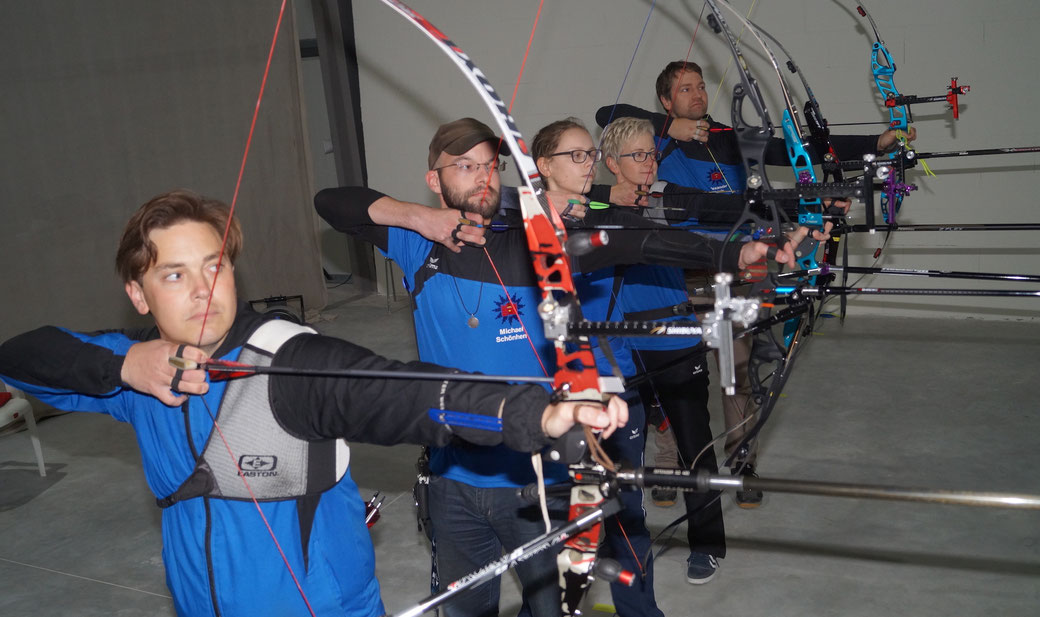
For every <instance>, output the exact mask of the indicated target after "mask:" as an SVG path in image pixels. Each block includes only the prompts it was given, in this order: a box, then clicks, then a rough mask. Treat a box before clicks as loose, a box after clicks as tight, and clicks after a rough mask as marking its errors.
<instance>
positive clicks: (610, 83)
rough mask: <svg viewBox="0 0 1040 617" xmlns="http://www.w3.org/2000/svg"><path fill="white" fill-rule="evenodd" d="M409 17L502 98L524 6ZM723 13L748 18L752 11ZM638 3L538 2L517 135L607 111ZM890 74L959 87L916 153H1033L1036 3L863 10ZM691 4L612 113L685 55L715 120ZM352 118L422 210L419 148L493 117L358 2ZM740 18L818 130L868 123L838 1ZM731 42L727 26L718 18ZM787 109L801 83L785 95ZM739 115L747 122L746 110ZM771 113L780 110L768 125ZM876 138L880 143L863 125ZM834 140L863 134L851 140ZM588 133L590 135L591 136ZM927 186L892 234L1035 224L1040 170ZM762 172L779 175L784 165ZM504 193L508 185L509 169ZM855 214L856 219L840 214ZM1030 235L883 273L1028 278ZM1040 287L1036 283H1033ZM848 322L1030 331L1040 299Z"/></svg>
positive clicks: (953, 242) (893, 256)
mask: <svg viewBox="0 0 1040 617" xmlns="http://www.w3.org/2000/svg"><path fill="white" fill-rule="evenodd" d="M409 4H410V5H411V6H412V7H413V8H414V9H415V10H417V11H418V12H419V13H421V14H422V15H424V16H425V17H427V18H428V19H429V20H430V21H431V22H432V23H433V24H434V25H436V26H437V27H439V28H440V29H442V30H443V31H444V32H445V33H446V34H447V35H448V38H450V39H451V40H453V41H455V43H457V44H458V45H459V46H460V47H461V48H462V49H463V50H464V51H465V52H466V53H467V54H469V55H470V57H471V58H473V60H474V62H475V63H476V64H477V66H479V67H480V68H481V69H483V70H484V72H485V73H486V74H487V76H488V78H489V79H490V80H491V82H492V83H493V84H494V86H495V88H496V89H498V91H499V93H500V95H501V96H502V98H503V99H504V100H506V102H508V101H509V99H510V97H511V94H512V91H513V85H514V83H515V81H516V79H517V74H518V73H519V70H520V63H521V60H522V58H523V52H524V47H525V45H526V43H527V40H528V36H529V33H530V30H531V25H532V23H533V20H534V17H535V12H536V9H537V6H538V3H537V2H536V1H534V0H531V1H529V2H519V1H515V0H512V1H507V0H490V1H477V0H465V1H463V0H411V1H410V2H409ZM734 4H735V5H736V6H737V7H738V8H739V9H741V10H742V11H744V12H745V14H746V11H747V9H748V7H750V6H751V1H750V0H737V1H735V2H734ZM649 7H650V2H649V1H648V0H643V1H638V2H637V1H632V0H566V1H557V2H546V3H545V7H544V9H543V11H542V15H541V20H540V23H539V26H538V28H537V30H536V31H535V35H534V41H533V45H532V50H531V54H530V57H529V59H528V61H527V66H526V68H525V70H524V73H523V77H522V80H521V82H520V85H519V92H518V94H517V98H516V103H515V105H514V107H513V115H514V117H515V118H516V120H517V123H518V126H519V127H520V130H521V131H522V133H523V134H524V135H525V136H526V137H527V138H528V139H530V138H531V137H533V135H534V134H535V133H536V132H537V130H538V129H539V128H540V127H541V126H544V125H545V124H547V123H549V122H551V121H553V120H556V119H559V118H562V117H564V116H568V115H575V116H578V117H580V118H582V119H584V120H585V121H586V123H587V124H588V125H589V126H590V127H595V122H594V114H595V111H596V109H597V108H598V107H599V106H601V105H606V104H610V103H612V102H613V101H614V100H615V99H616V98H617V97H618V93H619V89H620V87H621V81H622V77H623V76H624V74H625V69H626V67H627V66H628V64H629V61H630V59H631V58H632V54H633V50H634V49H635V46H636V41H637V39H638V37H639V33H640V30H641V29H642V27H643V24H644V22H645V21H646V17H647V12H648V10H649ZM868 8H870V9H871V10H872V12H873V15H874V17H875V19H877V20H878V26H879V28H880V29H881V34H882V36H883V38H884V39H885V41H886V43H887V44H888V46H889V47H890V49H891V50H892V53H893V55H894V57H895V62H896V65H897V69H898V70H897V73H896V76H895V82H896V85H897V86H898V87H899V88H900V90H901V91H902V92H903V93H905V94H918V95H922V96H930V95H936V94H943V93H945V86H946V85H947V84H948V83H949V78H950V77H951V76H958V77H959V78H960V80H961V83H962V84H968V85H970V86H971V88H972V90H971V93H970V94H969V95H967V96H965V97H963V98H962V110H961V111H962V113H961V119H960V120H959V121H957V122H954V121H952V120H951V119H950V117H949V114H948V113H947V112H946V111H945V110H944V107H943V105H940V104H930V105H922V106H919V107H917V108H915V120H916V122H915V126H916V127H917V129H918V131H919V133H920V138H919V139H918V141H917V146H918V148H919V149H920V150H922V151H940V150H949V149H968V148H985V147H996V146H1025V145H1038V144H1040V126H1038V124H1037V122H1036V121H1035V120H1034V117H1033V108H1034V106H1035V102H1034V101H1035V100H1037V98H1038V94H1040V92H1038V90H1040V85H1038V84H1040V79H1038V78H1040V69H1038V68H1037V60H1036V56H1037V51H1040V45H1038V43H1037V40H1036V39H1037V32H1040V7H1038V5H1037V3H1035V2H1033V1H1031V0H1004V1H997V2H988V3H977V2H968V1H967V0H953V1H951V0H917V1H915V2H905V1H897V0H875V1H873V2H871V3H870V4H869V6H868ZM700 11H701V3H699V2H694V1H692V0H691V1H690V2H679V1H676V0H661V1H660V2H658V3H657V7H656V9H655V11H654V12H653V14H652V15H651V18H650V21H649V23H648V25H647V28H646V36H645V37H644V38H643V41H642V44H641V45H640V46H639V48H638V52H637V53H636V55H635V58H634V63H633V66H632V71H631V74H630V76H629V78H628V81H627V83H626V85H625V88H624V91H623V92H621V101H622V102H628V103H632V104H637V105H642V106H645V107H654V106H656V99H655V97H654V93H653V83H654V80H655V78H656V76H657V73H658V72H659V71H660V69H661V68H662V67H663V66H664V64H665V63H666V62H668V61H670V60H675V59H682V58H684V57H686V53H687V49H688V48H689V47H690V41H691V38H692V37H693V33H694V31H695V30H696V37H695V38H694V39H693V50H692V53H691V55H690V59H691V60H694V61H696V62H698V63H700V64H701V65H702V66H704V67H705V69H706V75H705V77H706V80H707V81H708V83H709V88H710V89H711V91H712V93H713V94H714V90H715V88H717V87H718V85H719V83H720V82H721V81H723V74H724V73H726V72H727V69H728V74H727V75H726V77H725V81H724V85H723V87H722V89H721V93H720V94H719V95H718V96H717V97H714V98H713V102H712V107H711V113H712V114H713V115H714V116H715V117H716V118H718V119H720V120H722V121H724V122H729V121H730V109H729V108H730V93H731V91H732V86H733V83H734V79H735V77H734V74H733V68H732V66H731V64H732V62H731V60H730V58H731V56H730V53H729V51H728V48H727V47H726V46H725V45H724V44H723V43H722V42H721V40H720V39H719V37H717V36H716V35H714V34H713V33H711V32H710V30H709V29H708V28H706V27H704V26H702V27H701V28H699V29H697V25H696V24H697V17H698V14H699V13H700ZM354 12H355V22H356V29H357V36H358V55H359V65H360V68H361V71H362V74H361V91H362V97H363V99H362V105H363V109H362V114H363V118H364V123H365V127H364V128H365V143H366V147H367V156H368V168H369V174H370V183H371V186H373V187H374V188H377V189H381V190H383V191H385V192H388V193H390V194H392V195H394V196H395V197H398V198H406V199H412V200H416V201H422V202H426V203H432V199H431V198H430V194H429V191H428V190H427V189H426V187H425V184H424V183H423V181H422V176H423V173H424V172H425V160H426V151H427V146H428V143H429V138H430V137H431V136H432V134H433V132H434V130H435V129H436V127H437V125H438V124H440V123H442V122H445V121H449V120H452V119H455V118H457V117H461V116H466V115H471V116H474V117H477V118H479V119H481V120H484V121H486V122H490V118H489V115H488V114H487V112H486V111H485V110H484V108H483V106H482V105H481V103H480V102H479V100H478V98H477V97H476V95H475V94H474V93H473V91H472V88H471V86H469V84H468V82H466V81H465V80H464V78H463V77H462V75H461V73H460V72H459V71H458V70H457V69H455V68H454V65H453V64H451V62H450V61H449V60H448V59H447V58H446V57H445V56H444V55H443V54H442V53H441V52H440V51H439V50H437V49H436V48H435V47H434V46H433V44H432V43H430V42H429V41H428V40H427V39H426V38H425V36H424V35H422V34H420V32H419V31H418V30H416V29H415V28H414V27H413V26H412V25H411V24H409V23H408V22H406V21H405V20H404V19H402V18H401V17H399V16H398V15H397V14H396V13H394V12H393V11H391V10H390V9H389V8H387V7H386V6H384V5H383V4H382V3H380V2H355V4H354ZM752 19H753V20H754V21H756V22H757V23H758V24H759V25H761V26H762V27H764V28H767V29H768V30H769V31H770V32H771V33H772V34H773V35H774V36H776V37H777V38H779V39H780V40H781V42H783V43H784V45H785V47H787V49H788V50H789V51H790V52H791V53H792V54H793V55H794V58H795V59H796V61H797V62H798V63H799V65H800V66H801V67H802V68H803V70H804V72H805V73H806V75H807V76H808V79H809V82H810V85H812V86H813V89H814V91H815V93H816V95H817V97H818V99H819V100H820V103H821V105H822V106H823V111H824V114H825V115H826V116H827V118H828V119H829V120H830V121H831V122H836V123H837V122H852V121H867V120H882V119H885V118H887V115H886V114H885V112H884V111H883V110H882V107H881V104H880V99H879V97H878V96H877V94H876V93H875V88H874V84H873V80H872V78H871V76H870V65H869V51H870V46H871V44H872V42H873V35H872V33H870V32H869V25H868V24H867V22H866V20H864V19H862V18H860V17H859V15H858V14H856V12H855V8H854V4H853V3H852V2H838V1H836V0H784V1H773V2H767V1H764V0H760V1H759V2H758V3H757V5H756V6H755V8H754V11H753V12H752ZM730 23H731V25H733V27H734V29H735V30H736V29H737V26H736V25H734V24H735V20H730ZM742 46H743V48H744V53H745V55H746V56H747V57H748V59H749V61H751V63H752V70H753V72H754V73H755V74H756V76H757V78H758V80H759V82H760V83H761V85H762V88H763V90H764V91H765V92H766V94H767V96H768V97H769V98H770V99H771V102H772V105H773V109H774V110H775V109H777V105H778V103H779V99H778V95H777V93H778V89H777V87H776V81H775V77H773V78H771V77H770V74H771V70H767V69H766V65H764V64H763V62H762V59H763V54H762V52H761V49H760V48H759V47H757V45H756V44H754V43H753V42H752V41H751V40H750V39H749V38H746V37H745V38H744V39H743V41H742ZM794 88H795V90H796V92H797V94H796V97H797V98H798V101H799V107H800V104H801V101H802V100H803V98H804V93H802V92H801V90H800V86H795V87H794ZM752 113H753V112H752V110H751V109H750V108H749V109H748V114H752ZM777 115H778V112H777ZM877 130H880V128H878V129H877ZM843 131H845V132H849V133H855V132H862V133H867V132H874V131H875V129H874V128H873V127H851V128H846V129H843ZM594 134H598V132H596V131H594ZM932 168H933V170H935V171H936V173H937V177H935V178H925V177H924V176H922V175H921V174H920V172H919V171H918V172H914V174H913V176H912V180H913V181H914V182H916V183H918V184H919V185H920V190H919V191H917V192H916V193H915V194H913V195H911V196H910V197H908V198H907V201H906V203H905V205H904V208H903V210H902V212H901V214H900V221H901V222H905V223H913V222H916V223H927V222H937V223H981V222H1040V212H1038V211H1037V208H1036V205H1035V199H1034V197H1033V195H1034V193H1035V191H1034V190H1033V189H1034V187H1035V186H1036V185H1037V180H1040V176H1038V170H1040V157H1038V156H1037V155H1018V156H1002V157H984V158H973V159H943V160H937V161H935V162H934V163H933V164H932ZM771 172H772V173H771V177H775V178H788V177H789V172H787V171H786V170H784V169H781V168H776V169H775V170H772V169H771ZM504 178H505V179H506V180H507V182H510V183H515V180H514V179H515V178H516V176H515V172H513V171H510V170H507V172H506V173H505V174H504ZM854 212H858V213H859V214H860V216H859V220H862V206H857V207H854ZM1036 237H1037V236H1036V233H1035V232H1022V233H1018V232H970V233H969V232H961V233H953V232H943V233H901V234H893V235H892V238H891V240H890V241H889V244H888V247H887V249H886V251H885V259H884V261H883V265H888V266H893V267H920V268H942V269H951V270H968V271H998V272H999V271H1003V272H1022V273H1040V248H1038V246H1040V242H1037V240H1036ZM881 241H882V238H881V237H868V236H866V235H859V236H857V237H856V239H855V242H854V244H853V245H852V247H853V248H852V253H853V254H854V256H855V258H854V262H856V263H862V264H864V265H869V264H870V262H871V261H872V260H871V259H870V254H871V253H873V251H874V248H876V247H877V246H880V243H881ZM866 283H869V284H872V285H875V286H879V287H880V286H896V285H902V286H912V287H926V286H929V285H931V286H940V287H950V286H961V287H981V286H983V285H981V284H978V283H974V282H953V283H951V282H950V281H938V282H936V281H931V280H924V279H913V280H910V279H895V280H893V277H884V279H883V280H882V277H876V278H875V279H874V280H873V281H871V280H870V279H868V280H866V281H864V284H866ZM1032 287H1033V288H1040V285H1033V286H1032ZM850 306H851V308H850V311H851V312H852V313H856V312H872V313H884V314H910V315H922V316H951V315H976V316H981V317H994V318H1008V319H1036V318H1037V315H1040V300H1034V299H997V298H983V299H973V298H943V297H916V298H895V299H891V300H886V299H882V298H878V297H872V298H859V299H854V300H852V302H851V303H850Z"/></svg>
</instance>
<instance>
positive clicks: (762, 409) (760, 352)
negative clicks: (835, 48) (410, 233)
mask: <svg viewBox="0 0 1040 617" xmlns="http://www.w3.org/2000/svg"><path fill="white" fill-rule="evenodd" d="M706 2H707V4H708V6H709V7H710V9H711V11H712V15H713V16H714V17H715V20H716V21H717V23H718V24H719V26H720V30H721V32H722V34H723V35H724V37H725V39H726V41H727V42H728V44H729V47H730V50H731V51H732V53H733V57H734V59H735V60H736V65H737V68H738V70H739V74H740V84H738V85H737V86H735V87H734V91H733V127H734V129H735V130H736V132H737V139H738V142H739V144H740V150H741V155H742V157H743V159H744V166H745V171H746V173H747V177H748V191H747V193H746V194H747V198H748V203H747V206H746V207H745V211H744V214H742V215H741V221H739V222H738V224H737V225H738V226H739V225H741V224H743V223H744V222H745V221H751V223H752V225H756V226H758V227H759V230H758V232H757V233H758V234H759V236H758V238H756V239H764V240H766V241H771V242H773V243H775V244H776V245H777V246H782V243H783V242H784V241H785V240H786V239H785V238H784V237H783V235H782V234H781V230H780V219H779V215H778V208H777V206H776V203H775V201H771V200H769V199H768V198H766V199H763V197H764V194H768V192H769V191H771V190H772V187H771V186H770V183H769V178H768V176H767V175H766V169H765V150H766V147H767V145H768V143H769V140H770V139H771V138H772V136H773V131H774V124H773V121H772V119H771V118H770V116H769V111H768V109H767V107H766V105H765V102H764V99H763V97H762V93H761V91H760V90H759V87H758V83H757V81H756V80H755V78H754V77H753V76H752V75H751V72H750V70H749V68H748V64H747V62H746V61H745V60H744V57H743V54H742V52H741V50H740V46H739V44H738V43H737V41H736V39H735V38H734V36H733V34H732V32H731V31H730V29H729V27H728V26H727V24H726V21H725V19H724V18H723V15H722V12H721V11H720V9H719V3H717V2H716V0H706ZM722 6H725V7H726V8H727V9H728V10H729V11H730V12H731V13H733V14H734V15H735V16H736V18H737V19H738V20H740V21H742V22H745V25H746V26H747V27H748V28H749V29H750V30H751V32H752V33H753V35H754V36H755V38H756V39H757V40H758V41H759V43H760V44H761V45H762V47H763V49H765V51H766V53H767V56H768V57H769V59H770V61H771V62H772V64H773V68H774V70H775V71H776V74H777V77H778V79H779V83H780V87H781V88H782V90H783V93H784V100H785V102H786V108H785V109H784V113H783V116H784V118H783V119H784V137H785V144H786V145H787V151H788V155H789V158H790V159H791V163H792V167H793V168H794V169H795V172H796V174H798V173H799V167H798V165H796V163H801V162H802V161H799V160H798V159H800V158H801V157H803V156H804V157H807V154H806V150H805V147H804V142H803V139H802V134H801V129H800V127H799V126H798V124H797V116H796V115H795V113H794V109H793V104H792V102H791V100H792V99H791V96H790V92H789V89H788V88H787V86H786V83H785V82H784V79H783V74H782V73H781V72H780V68H779V64H778V63H777V62H776V58H775V56H774V55H773V54H772V51H771V50H770V49H769V47H768V45H766V44H765V42H764V41H763V40H762V39H761V37H760V36H759V35H758V33H757V31H756V30H755V29H754V28H753V27H752V26H751V25H750V24H748V23H747V20H745V19H744V18H743V17H742V16H741V15H739V14H738V13H737V12H736V11H735V10H734V9H733V8H732V7H731V6H729V5H728V4H725V3H723V4H722ZM745 98H746V99H748V100H749V101H750V102H751V104H752V106H753V107H754V110H755V113H756V114H757V115H758V118H759V122H760V125H759V126H757V127H754V126H751V125H749V124H748V122H747V121H746V120H745V119H744V117H743V109H742V108H743V102H744V99H745ZM804 162H805V163H806V166H807V167H808V170H809V171H810V172H811V169H812V167H811V161H809V160H808V158H806V159H805V161H804ZM796 177H797V176H796ZM757 203H764V205H765V206H766V207H767V209H768V210H769V212H770V214H771V217H770V218H771V220H763V219H762V218H761V217H758V216H756V215H754V214H752V207H753V206H755V205H756V204H757ZM801 209H802V207H801V206H800V210H801ZM736 231H737V226H735V227H734V228H733V229H732V230H731V234H733V233H736ZM811 252H812V253H815V244H813V245H812V250H811ZM775 288H776V284H775V281H773V279H772V276H771V275H768V274H767V275H766V276H765V277H764V279H763V280H761V281H759V282H758V283H756V284H755V286H753V288H752V294H755V293H760V294H763V296H764V302H763V307H764V310H763V311H762V314H761V315H760V319H761V320H762V321H764V323H767V324H772V323H775V322H776V320H774V319H772V318H771V317H770V316H769V307H771V306H772V304H771V302H772V300H773V299H774V298H775V295H776V294H775ZM800 307H801V308H800V309H799V310H797V311H787V312H781V313H780V314H782V315H784V319H788V318H789V317H793V318H795V319H794V320H793V321H789V322H788V324H787V325H786V326H785V334H786V336H785V339H786V340H785V343H786V344H781V343H780V342H779V341H778V340H777V339H776V337H775V336H774V335H773V332H772V330H771V329H770V328H769V327H761V328H756V327H754V326H752V327H751V328H749V329H748V330H747V331H746V332H745V334H753V335H754V336H755V339H754V340H755V344H754V346H753V348H752V355H751V360H750V366H749V370H748V375H749V378H750V379H751V385H752V400H753V401H754V403H755V404H756V405H758V406H759V410H758V412H757V415H758V419H757V420H756V422H755V424H754V426H752V427H751V428H750V429H749V430H748V431H747V432H746V433H745V434H744V436H743V438H742V439H741V441H740V443H738V444H737V445H736V447H735V448H734V449H733V454H732V455H731V456H730V457H729V459H727V461H726V464H727V465H733V463H734V461H735V459H736V457H737V456H738V455H739V453H740V452H741V451H742V450H744V449H745V448H747V446H748V444H749V443H750V441H751V440H752V439H754V437H755V436H756V435H757V434H758V432H759V431H760V430H761V428H762V426H763V425H764V423H765V421H766V420H768V418H769V416H770V414H771V413H772V410H773V408H774V407H775V406H776V403H777V401H778V400H779V397H780V391H781V389H782V388H783V385H784V383H785V382H786V380H787V377H788V376H789V375H790V370H791V368H792V367H793V363H794V359H795V356H796V354H797V351H798V350H799V349H800V347H801V342H802V341H803V335H804V334H807V333H810V332H811V328H802V322H803V315H804V314H811V305H807V304H805V303H802V304H801V305H800ZM789 313H794V314H793V315H790V314H789ZM767 365H774V368H773V369H772V370H771V371H770V372H769V373H768V374H767V375H764V376H763V374H762V372H763V370H764V368H765V367H766V366H767Z"/></svg>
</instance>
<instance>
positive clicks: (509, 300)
mask: <svg viewBox="0 0 1040 617" xmlns="http://www.w3.org/2000/svg"><path fill="white" fill-rule="evenodd" d="M544 4H545V0H541V2H539V3H538V11H537V12H536V13H535V16H534V24H532V25H531V34H530V35H529V36H528V37H527V47H526V48H525V49H524V57H523V60H521V61H520V72H519V73H518V74H517V76H516V83H515V84H514V85H513V96H512V98H510V99H509V107H508V108H507V110H506V113H509V114H510V115H511V114H512V113H513V103H515V102H516V93H517V92H518V91H519V90H520V79H521V78H522V77H523V75H524V67H526V66H527V58H528V56H529V55H530V54H531V44H532V43H533V42H534V33H535V30H537V29H538V20H539V18H541V16H542V6H543V5H544ZM502 142H503V139H502V138H501V137H499V138H498V148H497V149H496V150H495V158H493V159H491V160H492V161H497V160H498V155H499V153H500V152H501V151H502ZM494 173H495V169H494V168H488V177H487V182H485V183H484V193H483V195H481V197H480V200H481V201H482V202H483V201H484V199H485V198H486V197H487V194H488V191H489V190H490V189H491V177H492V175H493V174H494ZM484 254H485V255H487V259H488V263H490V264H491V269H492V270H493V271H494V272H495V278H496V279H498V284H499V285H500V286H501V287H502V292H503V293H505V295H506V302H507V306H509V308H510V309H511V310H512V311H513V314H514V315H516V320H517V321H518V322H520V328H521V329H522V330H523V331H524V336H526V337H527V342H528V344H529V345H530V346H531V351H532V352H533V353H534V357H535V359H536V360H538V366H540V367H541V369H542V374H543V375H545V376H546V377H548V376H549V371H548V370H547V369H546V368H545V364H544V363H543V362H542V354H540V353H538V349H537V348H536V347H535V346H534V340H533V339H532V338H531V335H530V334H529V333H528V332H527V326H526V325H525V324H524V320H523V318H521V317H520V308H519V307H518V306H517V305H516V303H514V302H513V296H511V295H510V294H509V289H508V288H507V287H506V284H505V282H504V281H503V280H502V275H501V274H499V273H498V267H497V266H496V265H495V261H494V260H493V259H491V253H489V252H488V250H487V247H486V246H485V247H484Z"/></svg>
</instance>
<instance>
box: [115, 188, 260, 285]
mask: <svg viewBox="0 0 1040 617" xmlns="http://www.w3.org/2000/svg"><path fill="white" fill-rule="evenodd" d="M230 214H231V208H229V207H228V205H227V204H225V203H224V202H222V201H218V200H216V199H210V198H208V197H203V196H202V195H199V194H198V193H193V192H191V191H188V190H184V189H178V190H175V191H170V192H169V193H163V194H162V195H157V196H156V197H153V198H152V199H151V200H150V201H149V202H148V203H146V204H144V205H143V206H141V207H140V208H138V210H137V212H135V213H134V215H133V216H132V217H130V220H129V221H127V223H126V227H125V228H124V229H123V237H122V238H120V240H119V250H118V251H117V252H116V272H118V273H119V276H120V278H122V279H123V282H124V283H129V282H130V281H136V280H139V279H140V278H141V275H142V274H144V273H145V271H146V270H148V268H149V267H151V266H152V264H154V263H155V259H156V257H157V255H156V248H155V243H154V242H152V241H151V239H149V234H151V233H152V230H153V229H167V228H169V227H172V226H173V225H176V224H177V223H184V222H196V223H205V224H207V225H209V226H210V227H212V228H213V229H214V230H216V232H217V234H219V235H220V236H221V237H223V236H224V229H225V228H228V216H229V215H230ZM241 250H242V228H241V227H240V226H239V224H238V220H237V219H234V218H232V219H231V225H230V227H229V228H228V230H227V246H226V247H225V248H224V255H225V256H227V258H228V261H229V262H231V263H232V264H234V263H235V258H236V257H238V253H239V251H241Z"/></svg>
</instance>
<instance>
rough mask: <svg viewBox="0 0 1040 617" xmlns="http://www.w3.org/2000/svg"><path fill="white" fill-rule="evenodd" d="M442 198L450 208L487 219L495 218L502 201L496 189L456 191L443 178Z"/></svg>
mask: <svg viewBox="0 0 1040 617" xmlns="http://www.w3.org/2000/svg"><path fill="white" fill-rule="evenodd" d="M441 197H442V198H443V199H444V204H445V205H446V206H448V207H449V208H454V209H456V210H461V211H462V212H472V213H473V214H476V215H478V216H481V217H483V218H486V219H490V218H494V217H495V214H496V213H498V206H499V202H500V201H501V196H500V195H499V192H498V190H497V189H495V188H494V187H491V186H481V187H477V188H475V189H473V190H471V191H469V192H463V191H456V190H455V189H454V188H453V187H450V186H448V185H446V184H445V183H444V180H443V178H442V179H441Z"/></svg>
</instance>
